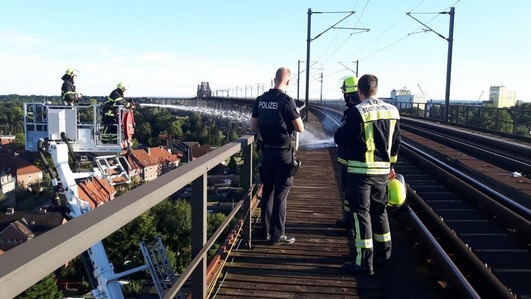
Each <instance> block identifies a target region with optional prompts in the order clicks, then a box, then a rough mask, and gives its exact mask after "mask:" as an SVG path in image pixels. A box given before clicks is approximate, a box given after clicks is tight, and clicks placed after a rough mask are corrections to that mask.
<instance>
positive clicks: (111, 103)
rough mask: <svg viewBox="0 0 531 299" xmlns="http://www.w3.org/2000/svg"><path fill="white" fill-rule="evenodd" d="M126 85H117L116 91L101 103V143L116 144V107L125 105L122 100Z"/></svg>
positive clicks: (117, 122) (121, 83)
mask: <svg viewBox="0 0 531 299" xmlns="http://www.w3.org/2000/svg"><path fill="white" fill-rule="evenodd" d="M125 90H126V85H125V84H124V83H123V82H120V83H118V85H117V86H116V89H114V90H113V91H112V92H111V94H110V95H109V96H108V97H107V100H106V101H105V103H103V106H102V109H101V113H102V122H103V134H102V136H101V140H102V142H103V143H117V142H118V124H119V121H118V117H119V115H118V107H117V106H118V105H122V104H123V103H127V102H126V101H125V99H124V94H125Z"/></svg>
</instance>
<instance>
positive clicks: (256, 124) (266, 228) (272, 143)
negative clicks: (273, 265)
mask: <svg viewBox="0 0 531 299" xmlns="http://www.w3.org/2000/svg"><path fill="white" fill-rule="evenodd" d="M290 76H291V72H290V70H289V69H288V68H284V67H282V68H279V69H278V70H277V72H276V74H275V80H274V82H275V86H274V88H272V89H270V90H269V91H267V92H266V93H264V94H263V95H261V96H259V97H258V98H257V99H256V101H255V103H254V106H253V110H252V117H251V130H252V131H255V132H260V135H261V138H262V143H261V145H260V147H259V148H260V150H261V165H260V168H259V172H260V180H261V182H262V184H263V189H262V200H261V203H260V204H261V207H262V215H261V220H262V229H263V237H264V239H266V240H267V239H270V242H271V244H272V245H277V244H291V243H293V242H295V238H294V237H291V236H288V235H286V232H285V224H286V206H287V199H288V193H289V190H290V188H291V186H292V184H293V178H294V175H295V172H296V171H297V169H298V166H299V165H300V164H299V163H298V160H297V159H296V157H295V134H296V133H295V132H299V133H302V132H303V131H304V124H303V122H302V119H301V117H300V113H299V108H298V107H297V105H296V104H295V100H294V99H293V98H291V97H290V96H288V95H287V94H286V89H287V87H288V85H289V79H290Z"/></svg>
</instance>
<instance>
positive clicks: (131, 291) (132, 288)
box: [123, 281, 142, 296]
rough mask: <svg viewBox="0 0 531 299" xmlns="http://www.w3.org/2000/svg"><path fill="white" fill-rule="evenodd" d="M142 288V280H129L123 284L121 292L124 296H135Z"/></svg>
mask: <svg viewBox="0 0 531 299" xmlns="http://www.w3.org/2000/svg"><path fill="white" fill-rule="evenodd" d="M141 289H142V282H140V281H131V282H129V283H128V284H126V285H125V286H124V289H123V292H124V295H125V296H135V295H138V293H140V290H141Z"/></svg>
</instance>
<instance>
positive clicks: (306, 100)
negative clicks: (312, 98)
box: [303, 8, 368, 122]
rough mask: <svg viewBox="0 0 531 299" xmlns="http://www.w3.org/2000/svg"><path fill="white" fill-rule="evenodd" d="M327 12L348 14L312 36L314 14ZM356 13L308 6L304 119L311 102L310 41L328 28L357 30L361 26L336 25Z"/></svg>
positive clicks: (306, 118) (306, 116)
mask: <svg viewBox="0 0 531 299" xmlns="http://www.w3.org/2000/svg"><path fill="white" fill-rule="evenodd" d="M314 13H315V14H325V13H343V14H344V13H347V14H348V15H347V16H346V17H344V18H343V19H341V20H339V22H337V23H335V24H334V25H332V26H330V27H329V28H328V29H326V30H325V31H323V32H321V33H320V34H318V35H317V36H316V37H314V38H312V37H311V31H312V14H314ZM354 13H355V11H346V12H319V11H312V9H311V8H308V34H307V37H306V86H305V88H306V92H305V108H306V109H304V112H305V113H304V117H303V119H304V121H305V122H307V121H308V110H309V103H308V100H309V95H310V90H309V85H310V71H309V70H310V43H311V42H312V41H314V40H316V39H317V38H318V37H320V36H321V35H323V34H324V33H325V32H327V31H328V30H330V29H332V28H334V29H351V30H356V29H359V28H343V27H341V28H339V27H335V26H336V25H337V24H339V23H341V22H343V21H344V20H345V19H347V18H348V17H350V16H351V15H353V14H354ZM362 30H364V31H368V29H362Z"/></svg>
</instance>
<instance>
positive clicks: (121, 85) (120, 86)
mask: <svg viewBox="0 0 531 299" xmlns="http://www.w3.org/2000/svg"><path fill="white" fill-rule="evenodd" d="M126 86H127V85H126V84H125V83H123V82H120V83H118V89H121V90H126V89H127V87H126Z"/></svg>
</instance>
